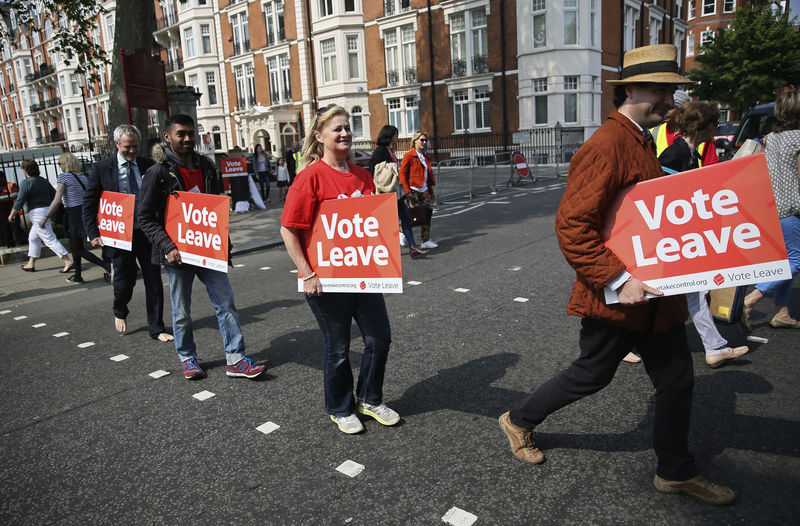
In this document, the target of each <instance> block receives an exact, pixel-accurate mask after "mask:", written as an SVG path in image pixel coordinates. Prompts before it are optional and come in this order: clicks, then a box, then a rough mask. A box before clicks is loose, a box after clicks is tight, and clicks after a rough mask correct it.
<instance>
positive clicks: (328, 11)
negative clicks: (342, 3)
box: [319, 0, 333, 18]
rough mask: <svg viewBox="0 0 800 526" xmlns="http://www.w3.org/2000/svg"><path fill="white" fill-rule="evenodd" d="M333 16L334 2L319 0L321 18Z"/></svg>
mask: <svg viewBox="0 0 800 526" xmlns="http://www.w3.org/2000/svg"><path fill="white" fill-rule="evenodd" d="M332 14H333V0H319V17H320V18H325V17H326V16H331V15H332Z"/></svg>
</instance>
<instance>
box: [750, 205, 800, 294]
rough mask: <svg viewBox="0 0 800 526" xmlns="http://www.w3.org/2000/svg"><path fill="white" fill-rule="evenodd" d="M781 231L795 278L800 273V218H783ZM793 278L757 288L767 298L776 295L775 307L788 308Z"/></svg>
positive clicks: (763, 284)
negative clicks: (769, 295)
mask: <svg viewBox="0 0 800 526" xmlns="http://www.w3.org/2000/svg"><path fill="white" fill-rule="evenodd" d="M781 230H783V242H784V243H786V254H787V256H788V258H789V269H790V271H791V273H792V278H794V276H796V275H797V273H798V272H800V216H796V215H795V216H789V217H783V218H781ZM792 278H790V279H785V280H783V281H770V282H768V283H759V284H758V285H756V288H757V289H758V290H760V291H761V292H762V293H763V294H764V295H765V296H766V295H768V294H770V293H774V294H775V305H777V306H779V307H787V306H788V305H789V293H790V292H791V291H792Z"/></svg>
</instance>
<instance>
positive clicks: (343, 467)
mask: <svg viewBox="0 0 800 526" xmlns="http://www.w3.org/2000/svg"><path fill="white" fill-rule="evenodd" d="M336 471H338V472H339V473H344V474H345V475H347V476H348V477H350V478H352V477H355V476H356V475H358V474H359V473H361V472H362V471H364V466H363V465H361V464H359V463H358V462H353V461H352V460H345V461H344V462H342V463H341V464H339V467H337V468H336Z"/></svg>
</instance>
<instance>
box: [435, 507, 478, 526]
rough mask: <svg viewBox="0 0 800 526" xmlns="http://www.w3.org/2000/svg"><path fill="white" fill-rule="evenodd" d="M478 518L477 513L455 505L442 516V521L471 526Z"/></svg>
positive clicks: (459, 525)
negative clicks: (474, 513)
mask: <svg viewBox="0 0 800 526" xmlns="http://www.w3.org/2000/svg"><path fill="white" fill-rule="evenodd" d="M477 520H478V517H477V515H473V514H472V513H470V512H468V511H464V510H462V509H460V508H456V507H455V506H453V507H452V508H450V509H449V510H448V511H447V513H445V514H444V517H442V522H444V523H447V524H450V525H452V526H471V525H472V524H475V521H477Z"/></svg>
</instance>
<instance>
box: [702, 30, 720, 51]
mask: <svg viewBox="0 0 800 526" xmlns="http://www.w3.org/2000/svg"><path fill="white" fill-rule="evenodd" d="M715 32H716V31H714V30H713V29H706V30H705V31H701V32H700V47H702V46H705V45H706V44H708V43H710V42H712V41H713V40H714V33H715Z"/></svg>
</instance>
